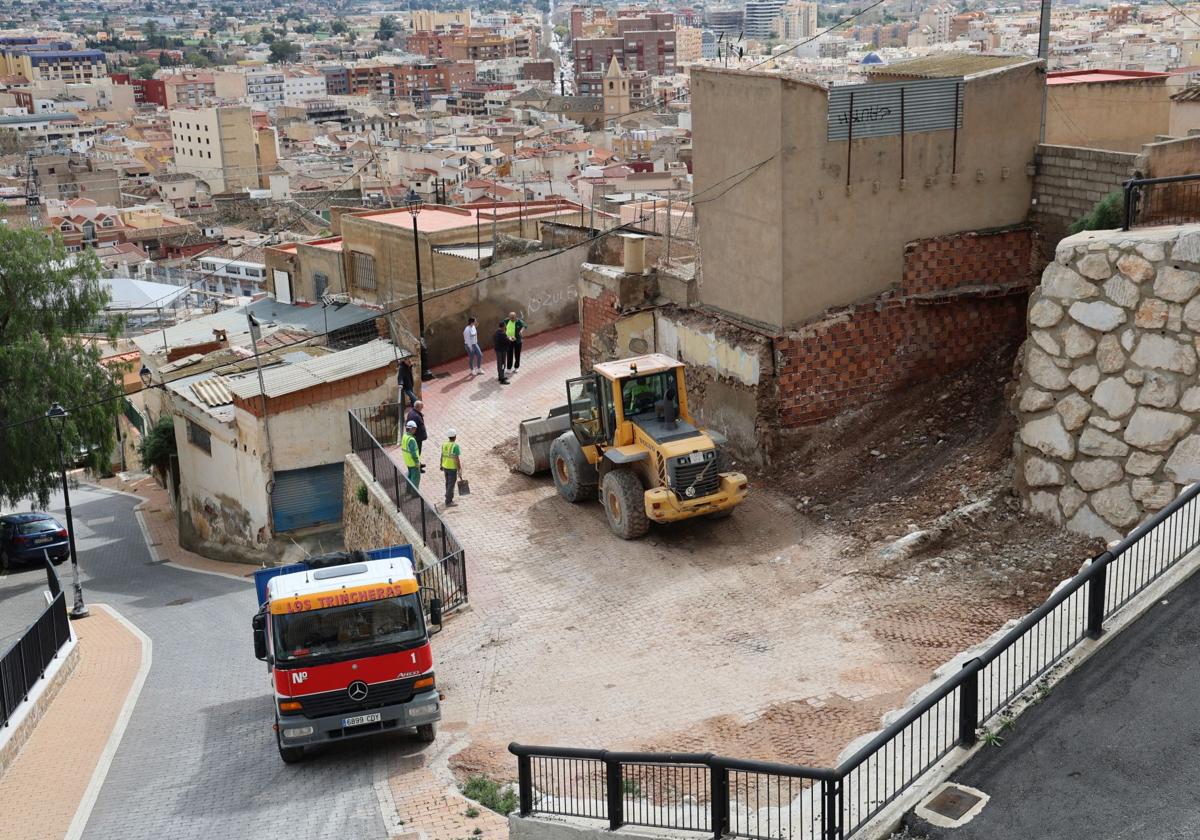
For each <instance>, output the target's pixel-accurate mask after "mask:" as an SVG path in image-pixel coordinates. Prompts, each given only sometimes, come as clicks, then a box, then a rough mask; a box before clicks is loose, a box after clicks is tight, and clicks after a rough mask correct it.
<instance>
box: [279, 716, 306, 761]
mask: <svg viewBox="0 0 1200 840" xmlns="http://www.w3.org/2000/svg"><path fill="white" fill-rule="evenodd" d="M275 745H276V746H277V747H279V757H280V758H282V759H283V763H284V764H295V763H297V762H299V761H303V760H304V747H285V746H284V745H283V735H282V734H281V733H280V731H279V719H278V718H276V719H275Z"/></svg>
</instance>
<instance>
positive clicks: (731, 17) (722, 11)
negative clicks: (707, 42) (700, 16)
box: [704, 7, 745, 38]
mask: <svg viewBox="0 0 1200 840" xmlns="http://www.w3.org/2000/svg"><path fill="white" fill-rule="evenodd" d="M704 20H705V22H706V23H707V24H708V28H709V29H711V30H712V31H713V32H715V33H716V34H717V35H724V36H725V37H726V38H729V37H735V36H737V34H738V33H739V32H741V31H742V27H743V25H744V23H745V13H744V12H743V11H742V10H741V9H735V8H732V7H720V8H714V9H709V10H708V11H706V12H705V13H704Z"/></svg>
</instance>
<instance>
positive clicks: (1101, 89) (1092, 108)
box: [1046, 76, 1171, 152]
mask: <svg viewBox="0 0 1200 840" xmlns="http://www.w3.org/2000/svg"><path fill="white" fill-rule="evenodd" d="M1169 93H1170V92H1169V91H1168V89H1167V86H1166V77H1165V76H1151V77H1147V78H1144V79H1138V78H1129V79H1122V80H1121V81H1119V82H1088V83H1080V84H1055V85H1048V86H1047V89H1046V95H1047V102H1046V143H1048V144H1050V145H1053V146H1085V147H1088V148H1092V149H1106V150H1108V151H1114V152H1136V151H1138V150H1139V149H1141V147H1142V144H1144V143H1150V142H1152V141H1153V140H1154V138H1155V137H1156V136H1158V135H1160V134H1167V133H1168V132H1169V131H1170V127H1171V100H1170V97H1169Z"/></svg>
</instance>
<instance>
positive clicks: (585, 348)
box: [579, 289, 621, 370]
mask: <svg viewBox="0 0 1200 840" xmlns="http://www.w3.org/2000/svg"><path fill="white" fill-rule="evenodd" d="M580 306H581V311H580V317H579V359H580V362H581V363H582V365H583V370H590V369H591V367H592V365H594V364H595V363H596V362H597V361H599V360H598V359H596V358H594V356H595V351H594V350H593V346H592V341H593V338H594V336H595V335H596V333H598V332H600V331H601V330H602V329H604V328H605V327H610V326H612V325H613V324H615V323H616V322H617V321H618V320H619V319H620V317H621V312H620V309H619V303H618V300H617V296H616V294H614V293H613V292H612V291H610V290H608V289H605V290H604V291H602V292H601V293H600V296H599V297H594V298H592V297H584V298H580Z"/></svg>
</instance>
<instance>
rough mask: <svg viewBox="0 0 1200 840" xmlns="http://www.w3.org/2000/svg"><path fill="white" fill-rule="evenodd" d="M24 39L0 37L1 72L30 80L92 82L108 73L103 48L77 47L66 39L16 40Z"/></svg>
mask: <svg viewBox="0 0 1200 840" xmlns="http://www.w3.org/2000/svg"><path fill="white" fill-rule="evenodd" d="M24 40H26V39H22V38H7V39H0V71H2V73H3V75H5V76H24V77H25V78H26V79H28V80H29V81H31V82H67V83H78V82H91V81H94V80H96V79H102V78H104V77H105V76H107V75H108V65H107V64H106V63H105V57H104V53H103V52H101V51H100V50H76V49H72V48H71V45H70V44H69V43H68V42H66V41H61V42H55V43H52V44H37V43H34V44H29V43H17V42H21V41H24Z"/></svg>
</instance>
